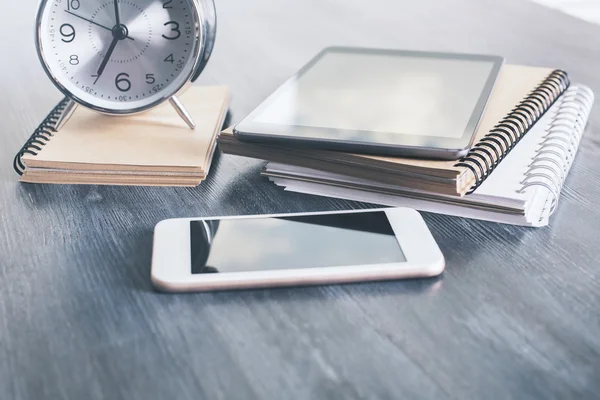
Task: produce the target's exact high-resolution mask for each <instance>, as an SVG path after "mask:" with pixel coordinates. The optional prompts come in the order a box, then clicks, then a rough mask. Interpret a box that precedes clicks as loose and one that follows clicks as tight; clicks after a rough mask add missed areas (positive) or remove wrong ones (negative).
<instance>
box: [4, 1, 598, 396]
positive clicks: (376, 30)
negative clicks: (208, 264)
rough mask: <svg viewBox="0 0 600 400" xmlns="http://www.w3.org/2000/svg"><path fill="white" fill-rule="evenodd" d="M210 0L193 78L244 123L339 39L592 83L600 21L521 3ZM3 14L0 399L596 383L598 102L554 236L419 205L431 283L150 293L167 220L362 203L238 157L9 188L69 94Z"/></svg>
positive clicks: (24, 16) (539, 392) (444, 391)
mask: <svg viewBox="0 0 600 400" xmlns="http://www.w3.org/2000/svg"><path fill="white" fill-rule="evenodd" d="M90 1H91V0H90ZM217 6H218V12H219V17H220V26H219V37H218V41H217V46H216V51H215V54H214V58H213V59H212V61H211V63H210V65H209V67H208V69H207V70H206V73H205V74H204V76H203V77H202V78H201V81H202V82H203V83H207V84H212V83H219V84H221V83H226V84H228V85H230V86H231V88H232V90H233V93H234V99H233V104H232V117H233V121H234V122H235V121H238V120H239V119H240V118H242V117H243V116H245V114H246V113H248V112H249V111H251V109H252V108H253V107H254V106H255V105H257V104H258V103H259V102H260V100H261V99H263V98H264V97H265V96H266V95H267V94H269V93H270V92H271V91H272V90H273V89H275V88H276V87H277V86H278V84H279V83H281V81H282V80H283V79H284V78H286V77H287V76H288V75H291V74H292V73H293V72H294V71H295V70H296V69H297V68H299V67H300V66H301V65H302V64H303V63H304V62H305V61H307V60H308V59H309V58H310V57H311V56H312V55H313V54H315V53H316V52H317V51H318V50H320V49H321V48H322V47H324V46H327V45H360V46H379V47H394V48H406V49H423V50H441V51H468V52H485V53H497V54H502V55H504V56H506V57H507V59H508V60H509V61H510V62H514V63H525V64H532V65H541V66H552V67H560V68H565V69H566V70H568V71H569V72H570V73H571V76H572V78H573V80H574V81H580V82H583V83H586V84H588V85H590V86H591V87H592V89H594V90H595V91H596V92H597V93H600V68H599V67H600V42H599V38H600V28H598V27H596V26H593V25H590V24H587V23H585V22H581V21H577V20H575V19H573V18H571V17H568V16H565V15H561V14H559V13H558V12H556V11H552V10H549V9H545V8H543V7H541V6H539V5H536V4H533V3H528V2H525V1H521V0H503V1H497V0H444V1H435V0H419V1H414V2H413V1H410V2H408V1H397V0H387V1H385V0H373V1H359V0H304V1H298V0H252V1H241V0H239V1H234V0H219V1H218V5H217ZM0 7H1V8H0V9H2V16H3V17H4V18H3V21H2V24H0V55H1V57H2V61H1V62H0V93H2V97H0V110H1V113H2V119H1V122H0V135H1V136H2V138H1V141H2V142H1V143H2V144H1V145H0V166H1V168H0V263H1V268H0V399H3V400H9V399H59V398H61V399H62V398H65V399H102V398H105V399H114V400H116V399H128V400H130V399H170V398H172V399H200V398H206V399H253V398H257V399H258V398H273V399H287V398H299V399H326V398H332V399H336V398H339V399H353V398H361V399H391V398H417V399H419V398H455V399H479V398H486V399H488V398H500V399H510V398H514V399H529V398H541V399H551V398H557V399H570V398H594V397H598V396H600V394H599V393H600V334H599V332H600V265H599V263H600V261H599V260H600V250H599V247H600V240H599V239H598V237H599V236H600V235H599V234H600V211H599V210H598V203H599V202H600V158H599V155H598V154H599V151H600V139H599V136H598V135H597V131H598V129H599V124H600V107H597V108H596V109H595V110H594V111H593V113H592V116H591V120H590V125H589V127H588V131H587V134H586V137H585V138H584V140H583V142H582V145H581V149H580V153H579V155H578V158H577V161H576V162H575V165H574V167H573V170H572V172H571V175H570V177H569V180H568V182H567V185H566V187H565V190H564V193H563V197H562V203H561V205H560V208H559V210H558V213H557V214H556V215H555V217H554V218H553V220H552V223H551V226H550V227H549V228H545V229H537V230H534V229H525V228H517V227H509V226H502V225H497V224H493V223H485V222H475V221H469V220H464V219H459V218H452V217H445V216H435V215H426V216H425V217H426V220H427V222H428V224H429V226H430V227H431V229H432V231H433V234H434V235H435V237H436V238H437V240H438V241H439V243H440V247H441V248H442V251H443V252H444V254H445V255H446V258H447V263H448V266H447V270H446V272H445V273H444V275H443V276H442V277H441V278H439V279H434V280H415V281H408V282H388V283H374V284H357V285H348V286H330V287H314V288H299V289H279V290H257V291H244V292H235V293H216V294H189V295H166V294H159V293H156V292H154V291H153V290H152V287H151V284H150V278H149V271H150V256H151V239H152V230H153V227H154V225H155V224H156V223H157V222H158V221H160V220H162V219H165V218H169V217H192V216H210V215H220V214H227V215H230V214H250V213H267V212H287V211H309V210H330V209H348V208H357V207H366V205H361V204H358V203H352V202H344V201H334V200H327V199H322V198H317V197H309V196H302V195H296V194H287V193H283V192H281V191H280V190H278V189H277V188H275V187H274V186H272V185H269V184H268V183H267V182H265V181H264V180H263V179H261V178H259V177H258V172H259V169H260V166H261V164H260V163H259V162H256V161H251V160H246V159H242V158H235V157H230V156H221V157H219V158H218V159H217V161H216V163H215V165H214V168H213V171H212V175H211V177H210V179H209V180H208V182H206V183H205V184H204V185H202V186H201V187H199V188H195V189H159V188H154V189H148V188H119V187H95V186H92V187H90V186H80V187H74V186H39V185H24V184H18V183H17V182H16V179H17V177H16V175H15V174H14V173H13V171H12V169H11V162H12V156H13V154H14V153H15V152H16V151H17V150H18V149H19V147H20V146H21V144H22V143H23V142H24V140H25V139H26V137H27V136H28V134H29V133H30V132H31V131H32V129H33V128H34V127H35V126H36V124H37V123H38V122H39V121H40V119H41V118H42V117H43V116H44V115H45V114H46V113H47V111H48V110H49V109H50V108H51V107H52V106H53V104H54V103H55V102H56V101H57V100H58V99H59V97H60V96H59V94H58V93H57V92H56V90H54V88H53V86H51V84H50V83H49V81H48V80H47V79H46V77H45V75H44V74H43V72H42V69H41V67H40V66H39V63H38V61H37V59H36V56H35V52H34V47H33V40H32V29H33V16H34V10H35V8H36V4H35V3H34V1H32V0H27V1H19V2H18V5H17V2H14V1H9V0H0Z"/></svg>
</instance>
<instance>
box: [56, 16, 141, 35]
mask: <svg viewBox="0 0 600 400" xmlns="http://www.w3.org/2000/svg"><path fill="white" fill-rule="evenodd" d="M65 12H66V13H67V14H71V15H72V16H74V17H77V18H80V19H82V20H84V21H87V22H89V23H91V24H94V25H96V26H99V27H100V28H104V29H106V30H107V31H111V32H112V28H109V27H108V26H104V25H101V24H99V23H97V22H95V21H92V20H91V19H87V18H85V17H82V16H81V15H77V14H75V13H74V12H71V11H69V10H65ZM127 39H129V40H135V39H134V38H132V37H130V36H127Z"/></svg>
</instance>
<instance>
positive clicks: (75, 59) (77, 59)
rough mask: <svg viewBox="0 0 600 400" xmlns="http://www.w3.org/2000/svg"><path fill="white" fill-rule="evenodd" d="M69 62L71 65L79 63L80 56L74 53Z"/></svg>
mask: <svg viewBox="0 0 600 400" xmlns="http://www.w3.org/2000/svg"><path fill="white" fill-rule="evenodd" d="M69 64H71V65H79V56H78V55H76V54H73V55H72V56H71V58H70V59H69Z"/></svg>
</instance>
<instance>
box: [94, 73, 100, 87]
mask: <svg viewBox="0 0 600 400" xmlns="http://www.w3.org/2000/svg"><path fill="white" fill-rule="evenodd" d="M92 78H96V80H95V81H94V85H95V84H96V83H98V79H100V75H92Z"/></svg>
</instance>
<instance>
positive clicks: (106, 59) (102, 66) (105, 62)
mask: <svg viewBox="0 0 600 400" xmlns="http://www.w3.org/2000/svg"><path fill="white" fill-rule="evenodd" d="M117 43H119V38H118V37H115V38H114V39H113V41H112V43H111V44H110V47H109V48H108V51H107V52H106V56H104V60H102V64H100V68H98V77H101V76H102V73H103V72H104V70H105V69H106V65H108V62H109V61H110V56H112V53H113V51H115V47H117Z"/></svg>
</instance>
